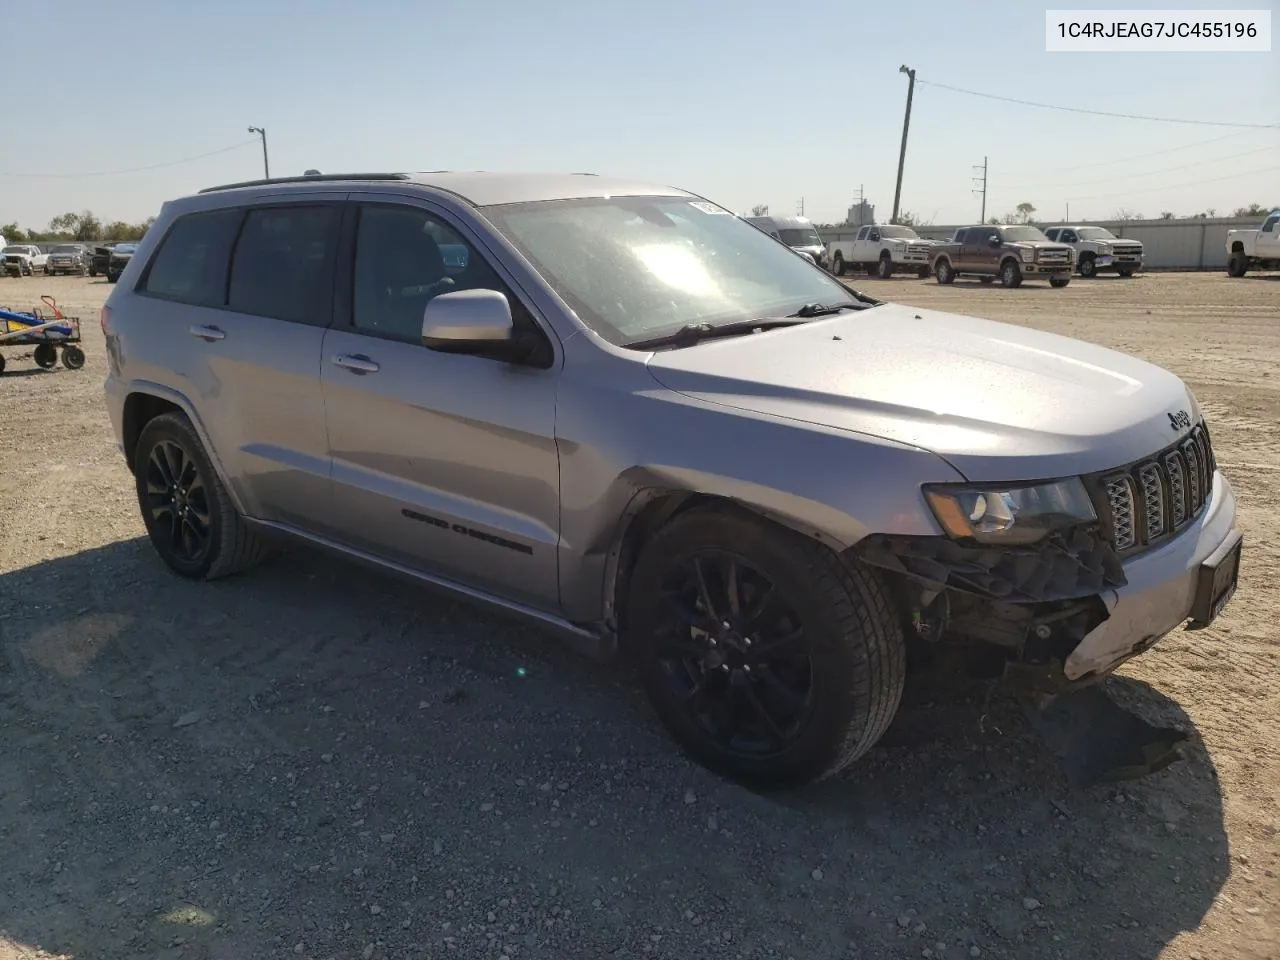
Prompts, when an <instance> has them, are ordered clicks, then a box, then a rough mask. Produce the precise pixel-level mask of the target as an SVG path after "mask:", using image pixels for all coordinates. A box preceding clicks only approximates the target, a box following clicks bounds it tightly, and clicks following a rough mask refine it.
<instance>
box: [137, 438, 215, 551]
mask: <svg viewBox="0 0 1280 960" xmlns="http://www.w3.org/2000/svg"><path fill="white" fill-rule="evenodd" d="M138 486H139V488H140V489H139V492H140V493H142V494H143V497H144V515H143V519H144V521H145V522H146V525H147V530H148V532H149V533H150V534H151V538H152V542H153V543H155V545H156V548H157V549H158V550H159V551H160V553H161V554H162V556H163V557H164V559H165V560H166V561H168V562H169V563H170V565H172V566H174V567H176V568H179V569H183V568H188V569H192V570H195V569H198V568H199V567H200V566H201V565H202V564H203V563H204V561H205V560H206V559H207V558H208V555H209V552H210V549H211V547H212V544H213V516H212V509H211V507H210V498H209V493H208V489H207V487H206V486H205V479H204V476H203V475H202V471H201V469H200V466H199V464H197V463H196V461H195V459H194V458H193V457H192V456H191V454H190V453H189V452H188V451H187V450H185V449H184V448H183V446H182V445H181V444H180V443H178V442H177V441H176V440H171V439H162V440H160V441H159V442H158V443H156V444H155V446H153V447H152V448H151V451H150V453H149V454H148V455H147V460H146V463H144V464H141V465H140V466H139V473H138Z"/></svg>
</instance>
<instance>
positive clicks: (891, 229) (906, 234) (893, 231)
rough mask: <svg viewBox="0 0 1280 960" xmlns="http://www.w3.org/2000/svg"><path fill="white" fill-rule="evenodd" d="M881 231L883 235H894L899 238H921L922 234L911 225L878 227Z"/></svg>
mask: <svg viewBox="0 0 1280 960" xmlns="http://www.w3.org/2000/svg"><path fill="white" fill-rule="evenodd" d="M876 229H877V230H879V231H880V236H882V237H893V238H896V239H898V240H919V239H920V234H918V233H916V232H915V231H914V230H912V229H911V228H910V227H899V226H887V227H876Z"/></svg>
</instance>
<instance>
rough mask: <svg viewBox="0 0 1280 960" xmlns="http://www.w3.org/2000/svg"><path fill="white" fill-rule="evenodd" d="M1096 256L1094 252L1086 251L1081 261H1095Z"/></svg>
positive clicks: (1081, 256) (1081, 255)
mask: <svg viewBox="0 0 1280 960" xmlns="http://www.w3.org/2000/svg"><path fill="white" fill-rule="evenodd" d="M1095 256H1096V254H1095V253H1094V252H1093V251H1092V250H1086V251H1084V252H1083V253H1082V254H1080V259H1081V260H1092V259H1094V257H1095Z"/></svg>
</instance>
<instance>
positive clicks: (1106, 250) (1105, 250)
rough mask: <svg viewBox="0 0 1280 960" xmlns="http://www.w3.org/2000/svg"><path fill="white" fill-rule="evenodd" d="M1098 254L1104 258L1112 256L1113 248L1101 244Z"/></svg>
mask: <svg viewBox="0 0 1280 960" xmlns="http://www.w3.org/2000/svg"><path fill="white" fill-rule="evenodd" d="M1098 253H1100V254H1102V255H1103V256H1104V257H1109V256H1111V247H1110V246H1109V245H1108V244H1105V243H1100V244H1098Z"/></svg>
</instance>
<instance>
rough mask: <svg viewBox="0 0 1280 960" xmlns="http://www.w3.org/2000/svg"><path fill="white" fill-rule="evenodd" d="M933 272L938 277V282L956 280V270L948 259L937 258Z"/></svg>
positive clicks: (953, 281) (952, 281)
mask: <svg viewBox="0 0 1280 960" xmlns="http://www.w3.org/2000/svg"><path fill="white" fill-rule="evenodd" d="M933 273H934V276H936V277H937V278H938V282H939V283H955V282H956V271H955V268H954V267H952V266H951V261H950V260H939V261H938V263H937V265H936V266H935V267H934V268H933Z"/></svg>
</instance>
